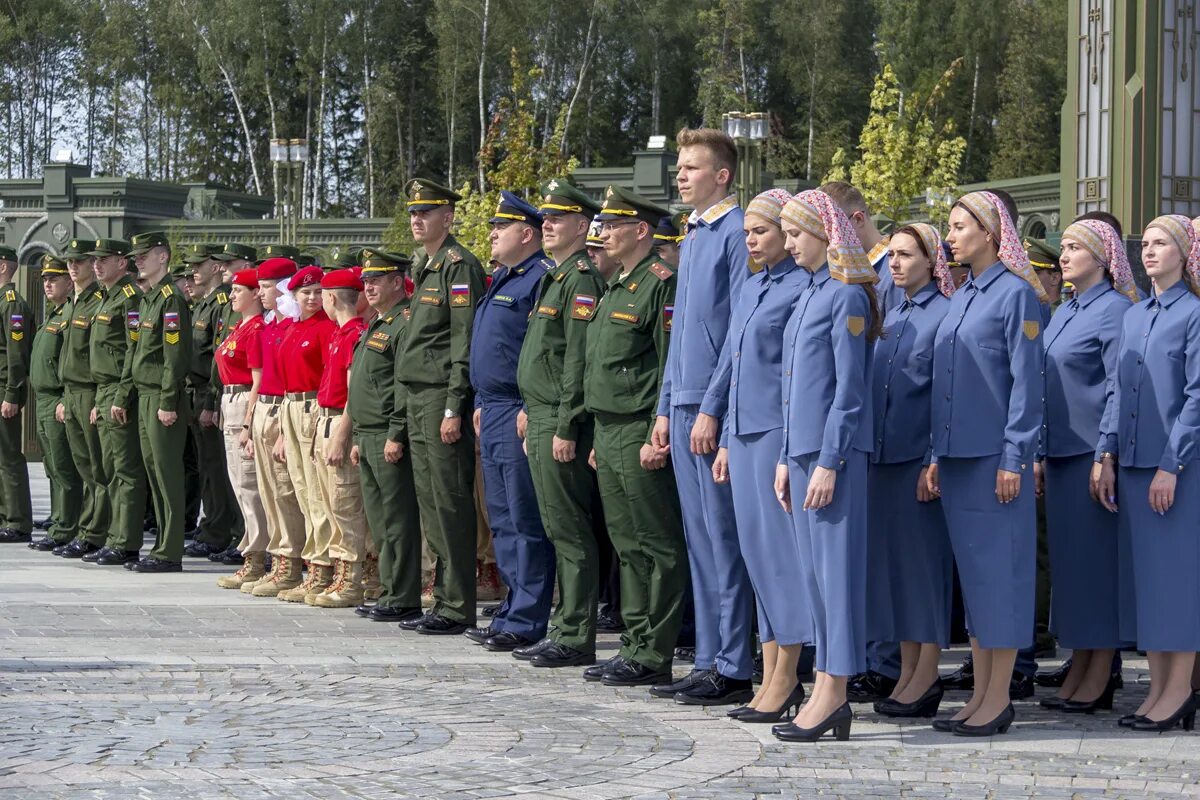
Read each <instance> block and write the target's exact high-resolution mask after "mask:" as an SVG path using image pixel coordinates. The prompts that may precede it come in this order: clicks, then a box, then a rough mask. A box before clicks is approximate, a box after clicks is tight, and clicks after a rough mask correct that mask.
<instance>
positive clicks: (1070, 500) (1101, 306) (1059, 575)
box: [1043, 281, 1131, 650]
mask: <svg viewBox="0 0 1200 800" xmlns="http://www.w3.org/2000/svg"><path fill="white" fill-rule="evenodd" d="M1130 305H1131V304H1130V302H1129V299H1128V298H1127V297H1125V295H1123V294H1121V293H1120V292H1118V291H1117V290H1116V289H1114V288H1112V286H1110V285H1109V284H1108V282H1107V281H1101V282H1100V283H1098V284H1096V285H1095V286H1093V287H1091V288H1090V289H1088V290H1087V291H1085V292H1084V293H1083V294H1082V295H1080V296H1079V297H1077V298H1076V299H1074V300H1071V301H1069V302H1067V303H1064V304H1063V305H1062V306H1060V307H1059V309H1058V311H1057V312H1055V314H1054V317H1053V318H1052V319H1051V320H1050V326H1049V327H1048V328H1047V329H1046V333H1045V343H1046V419H1045V423H1044V425H1043V430H1044V432H1045V435H1044V436H1043V448H1044V450H1045V483H1046V533H1047V539H1048V544H1049V549H1050V575H1051V581H1052V584H1053V586H1054V593H1053V594H1052V595H1051V598H1050V602H1051V615H1050V620H1051V623H1052V625H1053V628H1054V632H1055V634H1056V635H1057V637H1058V641H1059V643H1061V644H1062V645H1063V646H1064V647H1069V648H1071V649H1072V650H1106V649H1115V648H1118V647H1120V646H1121V645H1122V644H1123V642H1122V641H1121V637H1120V631H1119V625H1118V609H1119V608H1120V596H1119V595H1118V594H1117V515H1116V514H1111V513H1109V512H1108V511H1105V510H1104V507H1103V506H1101V505H1100V504H1099V503H1097V502H1096V501H1094V500H1093V499H1092V497H1091V493H1090V491H1089V488H1088V487H1089V485H1090V480H1091V471H1092V463H1093V460H1094V458H1093V457H1094V454H1095V441H1096V435H1097V432H1098V431H1099V430H1100V418H1101V417H1102V416H1103V414H1104V408H1105V405H1106V404H1107V402H1108V395H1109V394H1110V393H1111V392H1112V391H1113V389H1114V388H1115V386H1116V375H1117V347H1118V345H1119V343H1120V338H1121V321H1122V319H1123V318H1124V316H1125V312H1126V311H1127V310H1128V309H1129V307H1130Z"/></svg>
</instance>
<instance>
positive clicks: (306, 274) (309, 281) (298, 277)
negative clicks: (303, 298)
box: [288, 267, 321, 292]
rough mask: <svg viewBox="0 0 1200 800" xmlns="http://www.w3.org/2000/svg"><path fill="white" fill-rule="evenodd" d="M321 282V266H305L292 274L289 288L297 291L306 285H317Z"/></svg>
mask: <svg viewBox="0 0 1200 800" xmlns="http://www.w3.org/2000/svg"><path fill="white" fill-rule="evenodd" d="M320 283H321V268H320V267H305V268H304V269H302V270H300V271H299V272H297V273H296V274H295V275H293V276H292V279H291V280H290V281H288V289H289V290H290V291H293V292H294V291H296V290H297V289H303V288H304V287H305V286H317V285H319V284H320Z"/></svg>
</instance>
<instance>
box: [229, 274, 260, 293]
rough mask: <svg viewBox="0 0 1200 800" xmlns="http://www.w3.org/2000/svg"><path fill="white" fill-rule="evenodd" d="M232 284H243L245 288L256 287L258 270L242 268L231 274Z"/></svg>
mask: <svg viewBox="0 0 1200 800" xmlns="http://www.w3.org/2000/svg"><path fill="white" fill-rule="evenodd" d="M233 285H234V286H245V287H246V288H247V289H257V288H258V270H256V269H244V270H242V271H240V272H237V273H235V274H234V276H233Z"/></svg>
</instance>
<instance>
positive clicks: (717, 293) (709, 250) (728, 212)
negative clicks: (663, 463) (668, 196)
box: [658, 196, 750, 417]
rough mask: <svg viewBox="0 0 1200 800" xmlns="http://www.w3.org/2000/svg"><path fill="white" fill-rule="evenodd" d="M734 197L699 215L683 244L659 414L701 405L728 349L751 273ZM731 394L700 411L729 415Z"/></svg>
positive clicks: (667, 413) (740, 220) (715, 399)
mask: <svg viewBox="0 0 1200 800" xmlns="http://www.w3.org/2000/svg"><path fill="white" fill-rule="evenodd" d="M744 218H745V217H744V215H743V213H742V209H741V208H739V207H738V204H737V198H735V197H733V196H730V197H727V198H725V199H724V200H722V201H721V202H719V203H717V204H716V205H715V206H713V207H712V208H710V209H708V210H707V211H705V212H704V213H703V214H701V215H699V217H696V218H695V222H694V224H690V225H689V227H690V230H689V231H688V234H687V237H686V238H685V239H684V240H683V243H682V244H681V245H680V246H679V269H678V271H677V274H678V281H679V283H678V285H677V287H676V289H675V312H674V317H673V320H672V323H671V327H672V331H671V341H672V346H671V350H670V352H669V353H668V355H667V368H666V374H665V375H664V376H663V386H662V392H661V393H660V394H659V401H658V414H659V416H664V417H665V416H667V415H669V413H670V410H671V407H672V406H689V405H701V404H702V403H704V401H705V394H706V393H707V392H708V390H709V387H710V385H711V383H712V378H713V372H714V371H715V370H716V368H717V360H718V359H719V357H720V355H721V351H722V350H723V349H724V347H725V336H726V334H727V333H728V331H729V313H730V310H731V309H732V308H733V301H734V300H735V299H736V298H737V295H738V292H739V291H740V290H741V288H742V284H743V283H745V281H746V279H747V278H748V277H750V268H749V265H748V261H749V258H750V254H749V252H748V251H747V250H746V240H745V239H746V234H745V232H744V231H743V230H742V223H743V220H744ZM727 402H728V395H721V396H714V402H713V404H711V405H708V406H701V408H700V410H701V411H703V412H704V413H705V414H711V415H712V416H714V417H722V416H724V415H725V406H726V403H727Z"/></svg>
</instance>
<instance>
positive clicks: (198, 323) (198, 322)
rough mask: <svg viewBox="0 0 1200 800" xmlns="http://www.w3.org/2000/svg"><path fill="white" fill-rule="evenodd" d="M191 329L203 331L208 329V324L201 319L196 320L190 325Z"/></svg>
mask: <svg viewBox="0 0 1200 800" xmlns="http://www.w3.org/2000/svg"><path fill="white" fill-rule="evenodd" d="M192 327H193V328H195V329H196V330H198V331H203V330H207V329H208V323H207V322H205V321H204V320H202V319H198V320H196V321H195V322H194V323H192Z"/></svg>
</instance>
